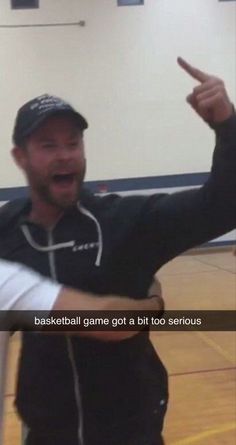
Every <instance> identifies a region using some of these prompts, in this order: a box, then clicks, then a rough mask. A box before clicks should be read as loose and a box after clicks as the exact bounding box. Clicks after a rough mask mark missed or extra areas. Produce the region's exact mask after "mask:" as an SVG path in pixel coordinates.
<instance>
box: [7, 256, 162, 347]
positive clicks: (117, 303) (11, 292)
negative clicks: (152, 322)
mask: <svg viewBox="0 0 236 445" xmlns="http://www.w3.org/2000/svg"><path fill="white" fill-rule="evenodd" d="M0 276H1V279H0V309H1V310H2V311H10V312H9V315H10V313H11V311H15V313H16V314H17V320H16V323H17V325H19V326H20V327H22V328H24V327H25V326H26V327H27V328H29V327H30V328H31V327H32V328H33V327H35V326H32V321H33V320H31V318H29V317H28V313H27V311H34V312H35V313H37V312H38V311H43V315H44V317H46V316H47V315H49V314H52V313H55V311H89V312H93V313H94V311H118V310H119V311H155V312H158V311H160V313H161V312H162V309H163V301H162V299H161V297H155V298H150V299H144V300H134V299H130V298H127V297H119V296H96V295H93V294H89V293H85V292H82V291H76V290H73V289H68V288H64V287H62V286H60V285H58V284H56V283H53V282H52V281H50V280H48V279H45V278H43V277H41V276H40V275H39V274H37V273H35V272H33V271H30V270H29V269H27V268H25V267H24V266H22V265H18V264H13V263H8V262H5V261H0ZM30 320H31V321H30ZM11 321H12V323H13V325H14V319H12V317H11ZM136 332H137V331H134V330H132V331H129V332H124V331H123V332H122V331H120V332H119V331H115V330H114V331H100V332H98V331H90V330H82V331H74V334H75V335H82V336H87V337H93V338H98V339H101V340H122V339H124V338H128V337H131V336H133V335H135V333H136ZM53 333H56V331H55V332H54V331H53ZM63 333H64V334H65V333H66V332H65V331H63ZM69 333H71V332H70V331H69Z"/></svg>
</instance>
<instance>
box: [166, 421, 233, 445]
mask: <svg viewBox="0 0 236 445" xmlns="http://www.w3.org/2000/svg"><path fill="white" fill-rule="evenodd" d="M235 429H236V423H235V422H229V423H225V424H224V425H222V426H221V427H219V428H213V429H211V430H207V431H204V432H203V433H199V434H195V435H194V436H189V437H186V438H185V439H180V440H178V441H177V442H172V443H171V445H191V444H192V443H196V442H199V440H202V439H206V438H210V437H212V436H216V435H218V434H222V433H226V432H228V431H233V430H235Z"/></svg>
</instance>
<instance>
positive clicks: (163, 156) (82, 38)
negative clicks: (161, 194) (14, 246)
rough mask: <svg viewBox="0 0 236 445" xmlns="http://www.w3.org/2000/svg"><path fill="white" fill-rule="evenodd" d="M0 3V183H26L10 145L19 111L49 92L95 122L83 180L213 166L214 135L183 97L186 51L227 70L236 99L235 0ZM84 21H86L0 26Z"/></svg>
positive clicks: (209, 66)
mask: <svg viewBox="0 0 236 445" xmlns="http://www.w3.org/2000/svg"><path fill="white" fill-rule="evenodd" d="M9 5H10V0H0V104H1V106H0V122H1V132H0V146H1V165H0V188H1V187H8V186H9V187H10V186H18V185H23V184H24V179H23V177H22V175H21V173H20V172H19V171H18V170H17V168H16V167H14V166H13V163H12V160H11V157H10V154H9V149H10V147H11V143H10V141H11V132H12V126H13V120H14V117H15V113H16V110H17V108H18V107H19V106H21V105H22V104H23V103H24V102H25V101H26V100H28V99H30V98H32V97H34V96H36V95H38V94H41V93H44V92H50V93H52V94H56V95H59V96H61V97H64V98H65V99H67V100H69V101H71V102H72V104H73V105H75V106H76V107H78V109H79V110H80V111H81V112H82V113H84V114H85V116H86V117H87V118H88V120H89V123H90V129H89V130H88V132H87V135H86V143H87V157H88V165H89V168H88V175H87V179H89V180H94V179H113V178H121V177H136V176H152V175H164V174H175V173H192V172H199V171H200V172H201V171H208V170H209V168H210V160H211V154H212V147H213V143H214V138H213V134H212V132H211V131H210V130H209V129H208V128H207V127H206V126H205V124H204V123H202V122H201V121H200V119H198V118H197V117H195V115H194V113H193V112H192V111H191V110H190V109H189V108H188V105H187V104H186V103H185V96H186V95H187V94H188V93H189V91H190V90H191V89H192V87H193V86H194V85H195V82H194V81H193V80H192V79H190V78H188V76H187V75H186V74H185V73H184V72H182V71H181V70H180V69H179V68H178V66H177V65H176V57H177V56H178V55H182V56H183V57H185V58H187V60H189V61H190V62H191V63H193V64H195V65H197V66H198V67H200V68H201V69H203V70H206V71H209V72H212V73H215V74H217V75H219V76H222V77H223V78H224V79H225V81H226V84H227V86H228V90H229V92H230V95H231V97H232V99H233V100H234V101H235V100H236V88H235V87H236V85H235V79H236V63H235V50H236V2H218V0H145V5H144V6H140V7H119V8H118V7H117V6H116V0H40V9H39V10H31V11H11V10H10V7H9ZM79 20H85V21H86V26H85V27H79V26H74V27H73V26H72V27H70V26H65V27H45V28H43V27H27V28H1V25H19V24H38V23H41V24H43V23H44V24H45V23H50V22H51V23H57V22H60V23H61V22H63V23H65V22H77V21H79Z"/></svg>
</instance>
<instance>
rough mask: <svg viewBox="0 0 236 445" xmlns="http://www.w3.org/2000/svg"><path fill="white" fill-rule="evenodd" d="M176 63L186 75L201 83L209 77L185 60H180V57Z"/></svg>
mask: <svg viewBox="0 0 236 445" xmlns="http://www.w3.org/2000/svg"><path fill="white" fill-rule="evenodd" d="M177 62H178V64H179V66H180V67H181V68H183V70H184V71H185V72H186V73H188V74H189V75H190V76H191V77H193V78H194V79H196V80H198V81H199V82H201V83H203V82H205V81H206V80H208V79H209V77H210V76H209V75H208V74H206V73H204V72H203V71H201V70H199V69H198V68H195V67H194V66H192V65H190V64H189V63H188V62H186V60H184V59H182V57H178V59H177Z"/></svg>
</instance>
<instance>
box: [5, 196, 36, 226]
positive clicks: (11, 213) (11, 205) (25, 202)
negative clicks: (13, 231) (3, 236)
mask: <svg viewBox="0 0 236 445" xmlns="http://www.w3.org/2000/svg"><path fill="white" fill-rule="evenodd" d="M29 207H30V201H29V199H27V198H20V199H15V200H13V201H9V202H8V203H7V204H4V205H3V206H2V207H1V208H0V230H4V228H7V227H8V226H9V224H10V225H11V226H13V225H14V224H15V223H17V221H18V220H19V219H20V217H21V216H22V215H23V214H24V213H25V212H26V210H27V208H29Z"/></svg>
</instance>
